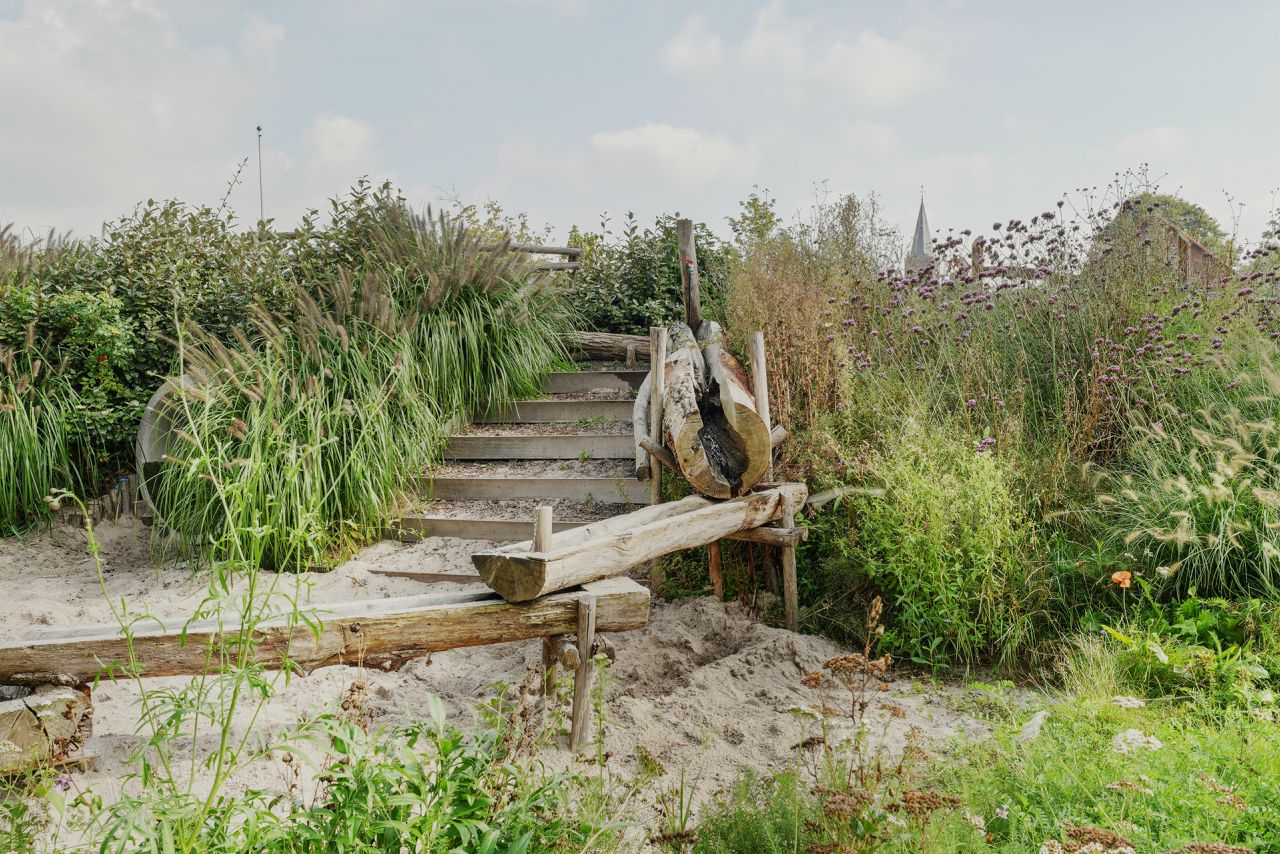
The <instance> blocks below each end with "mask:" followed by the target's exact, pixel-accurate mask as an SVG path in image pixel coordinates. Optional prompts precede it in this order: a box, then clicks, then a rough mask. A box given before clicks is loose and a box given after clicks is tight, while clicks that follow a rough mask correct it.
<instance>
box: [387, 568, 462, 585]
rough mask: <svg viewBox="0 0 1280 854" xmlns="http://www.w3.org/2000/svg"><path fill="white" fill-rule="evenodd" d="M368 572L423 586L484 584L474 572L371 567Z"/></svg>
mask: <svg viewBox="0 0 1280 854" xmlns="http://www.w3.org/2000/svg"><path fill="white" fill-rule="evenodd" d="M369 572H371V573H373V574H374V575H381V576H383V577H384V578H408V579H409V580H411V581H421V582H422V583H424V584H444V583H448V584H484V579H482V578H481V577H480V574H479V573H476V572H434V571H432V570H429V569H383V568H382V567H377V566H375V567H373V568H372V569H370V570H369Z"/></svg>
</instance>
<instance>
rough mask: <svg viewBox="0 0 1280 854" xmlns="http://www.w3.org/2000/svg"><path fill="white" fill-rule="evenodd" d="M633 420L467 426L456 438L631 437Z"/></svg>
mask: <svg viewBox="0 0 1280 854" xmlns="http://www.w3.org/2000/svg"><path fill="white" fill-rule="evenodd" d="M633 433H634V430H633V428H632V426H631V422H630V421H620V420H605V421H597V420H595V419H586V420H583V421H531V422H510V421H505V422H496V423H484V424H467V425H466V426H464V427H462V428H461V429H459V430H455V431H454V433H453V435H455V436H630V435H632V434H633Z"/></svg>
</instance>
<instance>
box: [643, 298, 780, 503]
mask: <svg viewBox="0 0 1280 854" xmlns="http://www.w3.org/2000/svg"><path fill="white" fill-rule="evenodd" d="M699 335H700V338H701V340H699V338H698V337H695V336H694V334H693V332H692V331H691V330H690V329H689V327H687V326H685V325H684V324H683V323H677V324H674V325H673V326H672V327H671V352H670V353H669V354H668V355H667V361H666V372H665V376H666V384H667V388H666V393H665V395H664V396H663V427H664V431H663V432H664V438H665V440H666V442H665V444H666V446H667V447H668V448H669V449H671V451H672V452H673V453H674V454H675V457H676V460H677V461H678V462H679V463H680V471H681V472H682V473H683V474H684V477H685V480H687V481H688V482H689V485H690V486H692V487H693V488H694V489H696V490H697V491H698V492H701V493H702V494H703V495H709V496H711V497H712V498H732V497H734V496H737V495H742V494H743V493H744V492H746V491H747V490H748V489H750V488H751V487H752V486H754V485H755V484H756V483H757V482H758V481H759V480H760V478H761V477H763V475H764V473H765V471H766V470H767V469H768V467H769V462H770V460H771V458H772V446H771V443H770V438H769V428H768V427H767V426H766V425H765V423H764V420H763V419H762V418H761V417H760V415H759V414H758V413H757V412H756V404H755V397H754V396H753V395H752V393H751V390H750V389H751V386H750V383H749V382H748V380H747V374H746V371H744V370H743V368H742V365H741V364H740V363H739V362H738V360H737V359H735V358H734V357H733V356H732V354H730V353H729V351H728V350H726V349H724V347H723V346H722V345H721V337H722V336H721V333H720V330H719V326H718V325H717V324H715V323H713V322H711V321H707V322H704V323H703V324H702V326H701V327H700V328H699ZM704 348H705V352H704Z"/></svg>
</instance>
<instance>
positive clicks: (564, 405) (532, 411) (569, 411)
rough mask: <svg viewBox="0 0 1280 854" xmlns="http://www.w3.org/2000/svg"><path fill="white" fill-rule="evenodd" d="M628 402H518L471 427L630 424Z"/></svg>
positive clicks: (478, 419)
mask: <svg viewBox="0 0 1280 854" xmlns="http://www.w3.org/2000/svg"><path fill="white" fill-rule="evenodd" d="M631 407H632V401H630V400H575V399H573V398H568V399H565V398H555V397H549V398H546V399H542V400H522V401H520V402H518V403H513V404H511V405H510V406H508V407H504V408H503V409H499V410H497V411H495V412H491V413H487V414H484V415H476V416H474V417H473V418H472V419H471V420H472V422H473V423H475V424H504V423H507V424H510V423H515V424H540V423H547V422H555V421H560V422H569V423H574V422H587V421H596V420H599V419H604V420H606V421H626V422H628V423H630V421H631Z"/></svg>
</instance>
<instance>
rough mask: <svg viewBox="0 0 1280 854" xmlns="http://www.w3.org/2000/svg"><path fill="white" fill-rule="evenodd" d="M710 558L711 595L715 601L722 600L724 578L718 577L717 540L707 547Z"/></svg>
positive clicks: (718, 548)
mask: <svg viewBox="0 0 1280 854" xmlns="http://www.w3.org/2000/svg"><path fill="white" fill-rule="evenodd" d="M707 553H708V554H709V555H710V557H711V595H712V596H714V597H716V598H717V599H723V598H724V578H723V577H721V575H720V542H719V540H717V541H716V542H714V543H712V544H711V545H709V546H707Z"/></svg>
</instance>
